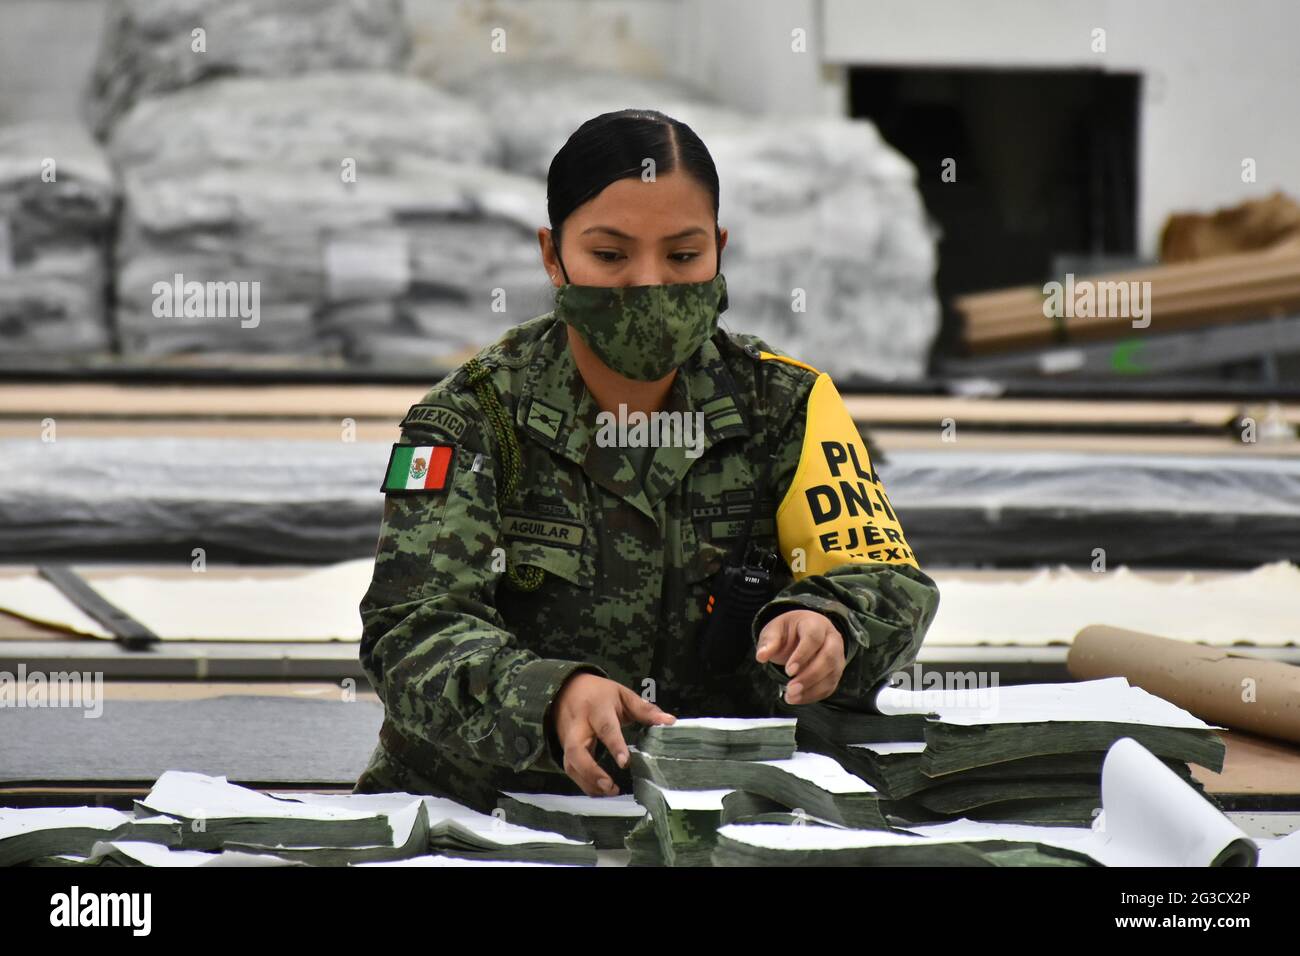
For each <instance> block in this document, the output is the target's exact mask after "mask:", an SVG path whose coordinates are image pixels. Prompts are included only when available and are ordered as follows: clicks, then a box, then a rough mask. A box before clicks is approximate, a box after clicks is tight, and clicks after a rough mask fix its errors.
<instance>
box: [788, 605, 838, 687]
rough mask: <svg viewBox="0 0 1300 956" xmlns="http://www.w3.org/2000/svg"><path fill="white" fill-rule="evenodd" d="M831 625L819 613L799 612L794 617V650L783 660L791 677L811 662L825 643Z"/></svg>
mask: <svg viewBox="0 0 1300 956" xmlns="http://www.w3.org/2000/svg"><path fill="white" fill-rule="evenodd" d="M831 626H832V625H831V623H830V621H828V620H826V618H824V617H822V616H821V615H820V614H799V615H797V616H795V618H794V627H793V628H791V630H793V631H795V633H796V635H797V637H796V639H795V647H794V650H793V651H791V652H790V656H789V658H788V659H787V660H786V662H785V672H786V673H787V674H789V675H790V676H791V677H795V676H798V675H799V672H800V670H801V669H803V667H805V666H806V665H807V664H809V663H811V662H812V659H813V658H814V657H816V656H817V653H818V652H819V651H820V650H821V649H822V648H823V647H824V646H825V645H826V638H827V634H826V631H827V629H828V628H830V627H831Z"/></svg>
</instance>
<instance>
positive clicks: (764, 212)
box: [91, 0, 939, 379]
mask: <svg viewBox="0 0 1300 956" xmlns="http://www.w3.org/2000/svg"><path fill="white" fill-rule="evenodd" d="M236 14H238V16H237V15H236ZM195 24H199V25H200V26H202V27H203V29H204V34H203V36H204V38H205V42H206V45H207V51H208V52H207V53H206V54H202V55H197V54H193V53H191V52H189V47H188V45H187V42H188V41H186V42H181V41H185V40H186V37H189V35H190V31H192V30H193V29H194V25H195ZM409 46H410V41H409V35H408V27H407V25H406V24H405V22H404V21H403V19H402V17H401V16H400V9H399V5H398V2H397V0H291V2H286V3H265V2H258V0H233V2H232V0H115V3H114V4H113V6H112V8H111V13H110V29H109V30H108V32H107V35H106V39H105V43H104V48H103V50H102V51H101V54H100V63H99V65H98V67H97V69H96V72H95V76H96V83H95V85H94V88H93V90H92V97H91V112H92V116H93V121H94V122H95V124H96V126H97V128H99V129H101V130H102V131H103V132H104V134H105V140H106V142H107V144H108V149H109V153H110V155H111V158H112V161H113V164H114V166H115V169H116V172H117V174H118V176H119V178H120V181H121V186H122V191H123V200H124V201H123V206H122V217H121V222H120V229H119V233H118V238H117V250H116V256H115V259H116V268H117V274H116V296H117V301H116V309H115V318H116V327H117V332H118V334H119V339H120V345H121V348H122V349H123V350H124V351H125V352H127V353H128V354H132V355H137V356H156V355H164V354H169V353H175V352H179V351H191V350H195V351H207V352H211V351H233V352H238V353H267V352H271V353H277V354H280V353H288V354H318V355H328V356H336V357H342V358H346V359H350V360H354V361H361V362H367V361H368V362H375V363H380V364H391V363H404V364H409V363H411V362H419V363H430V362H432V363H437V364H446V363H450V362H453V361H458V360H460V359H463V358H464V357H466V355H467V354H470V353H472V351H473V350H474V349H475V348H476V347H477V346H480V345H482V344H485V343H487V342H489V341H491V340H493V339H494V338H496V337H497V336H498V335H500V334H501V332H502V331H504V330H505V329H506V328H508V327H509V326H511V325H514V324H516V323H518V322H520V321H523V320H525V319H527V318H531V317H532V316H534V315H537V314H540V313H541V312H544V311H547V310H548V309H549V308H550V305H551V302H552V298H551V295H552V292H553V290H552V289H551V286H550V283H549V281H548V279H547V277H546V275H545V273H544V271H543V270H542V268H541V263H540V259H539V253H538V246H537V238H536V230H537V227H538V226H542V225H546V224H547V219H546V209H545V176H546V171H547V168H548V166H549V164H550V160H551V157H552V156H554V154H555V152H556V150H557V149H558V148H559V147H560V146H561V145H562V144H563V142H564V140H565V138H566V137H567V136H568V135H569V134H570V133H571V132H572V131H573V130H574V129H576V128H577V127H578V126H579V125H581V123H582V122H583V121H585V120H587V119H589V118H591V117H592V116H595V115H597V114H598V113H602V112H606V111H609V110H616V109H622V108H624V107H628V106H634V107H651V108H657V109H660V110H662V111H664V112H666V113H668V114H669V115H672V116H676V117H677V118H679V119H682V120H683V121H685V122H687V123H689V124H690V125H691V126H692V127H693V128H694V129H695V130H696V131H697V132H698V133H699V134H700V136H701V137H702V138H703V139H704V141H705V143H706V144H707V145H708V147H709V149H710V151H711V152H712V153H713V155H714V158H715V160H716V162H717V165H718V169H719V173H720V177H721V181H722V199H721V211H720V219H721V224H722V225H723V226H724V227H726V228H727V229H728V230H729V231H730V241H729V245H728V247H727V250H726V253H725V254H724V256H723V271H724V273H725V274H726V276H727V279H728V288H729V295H730V303H731V306H730V309H729V311H728V312H727V314H726V315H725V316H724V317H723V324H724V326H725V327H727V328H730V329H732V330H735V331H745V332H753V333H756V334H759V335H761V336H763V337H764V338H765V339H767V340H768V341H769V342H770V343H771V344H772V345H773V346H775V347H777V348H780V349H782V350H784V351H787V352H789V353H791V354H793V355H796V356H798V357H799V358H802V359H803V360H805V361H808V362H810V363H812V364H814V365H817V366H819V367H821V368H824V369H825V370H827V371H829V372H831V373H832V374H834V375H836V376H837V377H841V378H844V377H850V378H851V377H858V376H868V377H882V378H904V379H906V378H913V377H916V376H918V375H920V374H922V373H923V372H924V367H925V360H926V356H927V353H928V351H929V348H930V345H931V343H932V341H933V339H934V336H935V334H936V332H937V327H938V322H939V308H938V303H937V301H936V298H935V294H934V285H933V278H934V271H935V235H934V231H933V229H932V228H931V226H930V225H929V222H928V220H927V217H926V214H925V210H924V208H923V206H922V204H921V201H920V195H919V193H918V191H917V190H916V188H915V171H914V169H913V168H912V166H911V165H910V164H909V163H908V162H907V161H906V160H905V159H904V158H903V157H902V156H900V155H899V154H898V153H897V152H896V151H894V150H893V149H891V148H890V147H889V146H888V145H887V144H886V143H884V142H883V141H882V140H881V139H880V137H879V135H878V134H877V132H876V130H875V127H874V126H872V125H871V124H870V123H868V122H865V121H849V120H842V119H833V118H828V119H814V118H806V117H799V118H785V117H779V116H755V115H750V114H747V113H744V112H741V111H738V110H734V109H730V108H725V107H722V106H720V105H718V104H716V103H714V102H711V101H710V100H709V99H708V98H707V97H706V96H704V95H702V94H700V93H698V92H697V91H693V90H690V89H687V88H685V87H683V86H680V85H677V84H674V83H668V82H662V81H652V80H646V79H637V78H633V77H628V76H621V75H605V74H597V73H592V72H590V71H578V70H576V69H575V68H572V67H567V66H563V65H555V64H550V63H532V64H528V63H517V62H515V61H514V60H513V59H512V60H511V61H509V62H506V61H505V58H502V62H500V63H499V64H497V65H494V66H493V67H492V68H491V69H489V70H487V71H486V72H483V73H479V74H477V75H471V76H462V77H460V78H459V79H457V80H454V81H449V82H448V84H447V87H446V88H438V87H435V86H432V85H430V84H429V83H428V82H426V81H424V80H422V79H420V78H418V77H415V76H412V75H410V74H408V73H404V72H403V70H404V68H405V67H404V59H405V56H406V51H407V49H408V48H409Z"/></svg>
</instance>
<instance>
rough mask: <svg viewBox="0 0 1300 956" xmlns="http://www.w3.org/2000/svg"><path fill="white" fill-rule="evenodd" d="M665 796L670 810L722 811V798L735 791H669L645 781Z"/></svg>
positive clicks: (665, 801)
mask: <svg viewBox="0 0 1300 956" xmlns="http://www.w3.org/2000/svg"><path fill="white" fill-rule="evenodd" d="M645 783H646V785H647V786H650V787H654V789H656V790H658V791H659V793H661V794H662V795H663V798H664V803H666V804H668V808H669V809H670V810H721V809H722V798H723V797H725V796H726V795H727V794H729V793H734V792H735V791H733V790H668V789H665V788H664V787H661V786H659V784H657V783H655V782H654V781H653V780H647V781H645Z"/></svg>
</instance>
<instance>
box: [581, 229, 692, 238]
mask: <svg viewBox="0 0 1300 956" xmlns="http://www.w3.org/2000/svg"><path fill="white" fill-rule="evenodd" d="M589 232H603V233H607V234H608V235H611V236H616V237H617V238H619V239H631V240H634V241H635V239H636V236H629V235H628V234H627V233H626V232H620V231H619V230H617V229H615V228H614V227H612V226H591V227H589V228H587V229H584V230H582V233H581V235H584V236H585V235H586V234H587V233H589ZM694 235H705V236H706V235H708V232H707V231H705V230H704V229H703V228H701V227H700V226H692V227H691V228H689V229H683V230H682V231H681V232H674V233H673V234H672V235H671V236H664V237H663V240H662V241H667V240H670V239H684V238H686V237H687V236H694Z"/></svg>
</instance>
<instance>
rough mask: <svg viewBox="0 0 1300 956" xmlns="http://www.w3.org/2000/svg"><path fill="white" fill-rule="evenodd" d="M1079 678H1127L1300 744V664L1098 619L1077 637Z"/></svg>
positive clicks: (1210, 717)
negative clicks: (1141, 630)
mask: <svg viewBox="0 0 1300 956" xmlns="http://www.w3.org/2000/svg"><path fill="white" fill-rule="evenodd" d="M1066 665H1067V667H1068V668H1069V670H1070V673H1071V675H1073V676H1074V677H1075V679H1076V680H1093V679H1096V678H1100V677H1125V678H1127V679H1128V682H1129V683H1130V684H1133V685H1135V686H1137V687H1141V688H1142V689H1143V690H1145V691H1147V692H1148V693H1151V694H1155V695H1156V696H1157V697H1163V698H1164V699H1165V700H1167V701H1169V702H1171V703H1174V704H1177V705H1178V706H1179V707H1182V708H1183V709H1184V710H1187V711H1190V712H1191V713H1193V714H1195V715H1196V716H1197V717H1200V718H1201V719H1202V720H1204V721H1207V722H1209V723H1213V724H1220V725H1222V726H1224V727H1232V728H1236V729H1239V730H1246V731H1250V732H1252V733H1256V734H1262V735H1264V736H1267V737H1278V738H1281V739H1282V740H1290V741H1294V742H1296V743H1300V667H1296V666H1294V665H1292V664H1283V663H1281V662H1279V661H1265V660H1260V659H1258V658H1254V657H1245V656H1242V655H1239V654H1231V653H1229V652H1227V651H1225V650H1223V649H1221V648H1213V647H1206V646H1204V645H1201V644H1192V643H1189V642H1187V641H1179V640H1173V639H1170V638H1167V637H1157V636H1156V635H1154V634H1143V633H1141V632H1140V631H1128V630H1124V629H1123V628H1118V627H1109V626H1107V625H1104V624H1093V625H1091V626H1089V627H1085V628H1083V629H1082V630H1081V631H1079V633H1078V634H1076V635H1075V637H1074V643H1073V645H1072V646H1071V647H1070V653H1069V657H1068V658H1067V660H1066Z"/></svg>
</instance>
